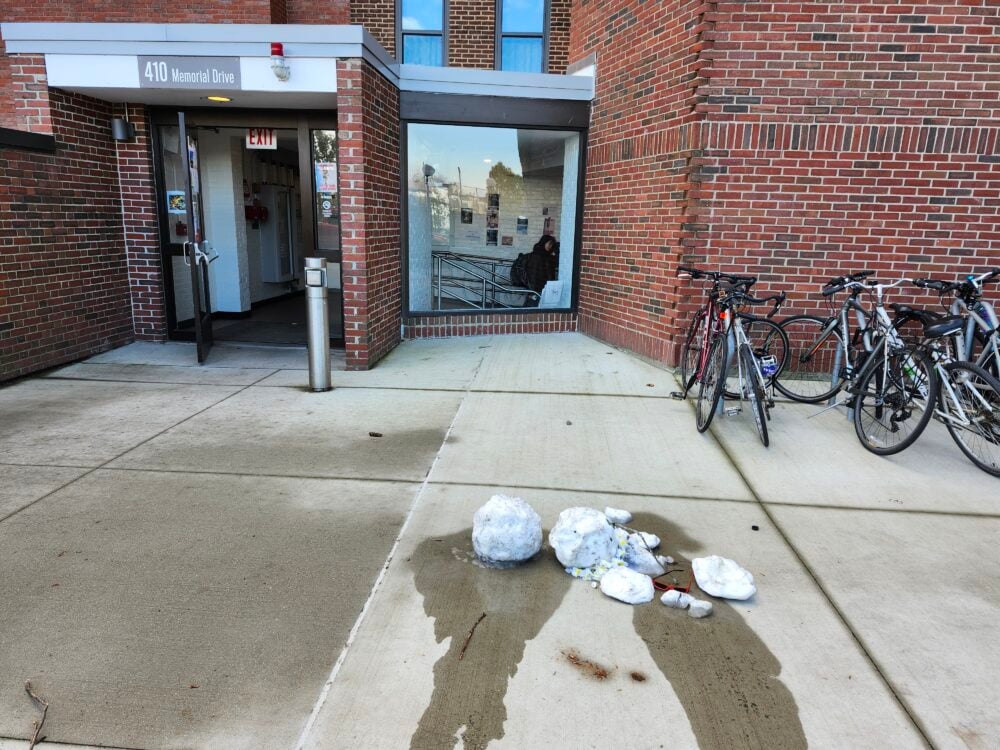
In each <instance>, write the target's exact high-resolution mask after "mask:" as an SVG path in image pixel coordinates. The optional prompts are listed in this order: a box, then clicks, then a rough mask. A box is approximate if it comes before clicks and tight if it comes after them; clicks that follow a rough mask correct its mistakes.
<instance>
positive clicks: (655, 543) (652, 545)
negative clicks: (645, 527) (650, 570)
mask: <svg viewBox="0 0 1000 750" xmlns="http://www.w3.org/2000/svg"><path fill="white" fill-rule="evenodd" d="M639 536H641V537H642V541H643V542H645V543H646V546H647V547H649V549H656V548H657V547H659V546H660V537H658V536H657V535H656V534H650V533H648V532H645V531H640V532H639Z"/></svg>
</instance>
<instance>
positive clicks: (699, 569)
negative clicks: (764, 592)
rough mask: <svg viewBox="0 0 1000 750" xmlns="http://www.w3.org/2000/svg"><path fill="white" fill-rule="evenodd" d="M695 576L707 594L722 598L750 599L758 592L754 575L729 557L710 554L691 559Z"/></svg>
mask: <svg viewBox="0 0 1000 750" xmlns="http://www.w3.org/2000/svg"><path fill="white" fill-rule="evenodd" d="M691 568H692V569H693V570H694V578H695V580H696V581H698V586H699V588H701V590H702V591H704V592H705V593H706V594H710V595H711V596H718V597H719V598H721V599H749V598H750V597H751V596H753V595H754V594H756V593H757V587H756V586H755V585H754V582H753V576H752V575H751V574H750V572H749V571H747V570H745V569H743V568H741V567H740V566H739V565H738V564H737V563H735V562H733V561H732V560H730V559H729V558H727V557H719V556H718V555H709V556H708V557H696V558H695V559H694V560H692V561H691Z"/></svg>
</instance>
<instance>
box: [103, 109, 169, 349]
mask: <svg viewBox="0 0 1000 750" xmlns="http://www.w3.org/2000/svg"><path fill="white" fill-rule="evenodd" d="M125 112H126V105H122V104H116V105H114V113H115V115H116V116H122V115H124V114H125ZM127 113H128V119H129V121H130V122H131V123H132V124H133V125H135V128H136V134H135V139H134V140H133V141H131V142H128V143H124V142H123V143H118V144H117V145H116V148H117V153H118V177H119V180H120V190H121V201H122V222H123V225H124V234H125V250H126V254H127V258H128V277H129V291H130V294H131V298H132V322H133V327H134V333H135V337H136V338H138V339H146V340H149V341H163V340H165V339H166V337H167V311H166V301H165V298H164V289H163V269H162V261H161V256H160V235H159V227H158V217H157V215H156V185H155V183H154V180H153V153H152V146H151V143H150V126H149V118H148V117H147V114H146V108H145V107H144V106H143V105H140V104H129V105H127Z"/></svg>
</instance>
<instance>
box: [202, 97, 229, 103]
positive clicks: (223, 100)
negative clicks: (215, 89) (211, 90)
mask: <svg viewBox="0 0 1000 750" xmlns="http://www.w3.org/2000/svg"><path fill="white" fill-rule="evenodd" d="M205 98H206V99H208V100H209V101H210V102H231V101H232V99H231V98H230V97H228V96H206V97H205Z"/></svg>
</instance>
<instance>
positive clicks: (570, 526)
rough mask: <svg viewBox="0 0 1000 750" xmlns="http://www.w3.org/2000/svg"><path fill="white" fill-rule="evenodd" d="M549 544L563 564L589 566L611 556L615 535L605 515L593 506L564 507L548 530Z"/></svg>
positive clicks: (613, 554)
mask: <svg viewBox="0 0 1000 750" xmlns="http://www.w3.org/2000/svg"><path fill="white" fill-rule="evenodd" d="M549 544H550V545H552V549H554V550H555V553H556V557H557V558H558V559H559V562H560V563H562V564H563V565H564V566H565V567H566V568H589V567H591V566H592V565H597V564H598V563H600V562H601V561H602V560H607V561H610V560H612V559H613V558H614V557H615V551H616V550H617V548H618V546H619V545H618V538H617V537H616V536H615V528H614V526H612V525H611V524H610V523H609V522H608V518H607V516H605V515H604V514H603V513H601V511H599V510H596V509H594V508H567V509H566V510H564V511H563V512H562V513H560V514H559V520H558V521H556V525H555V526H553V527H552V531H550V532H549Z"/></svg>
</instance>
